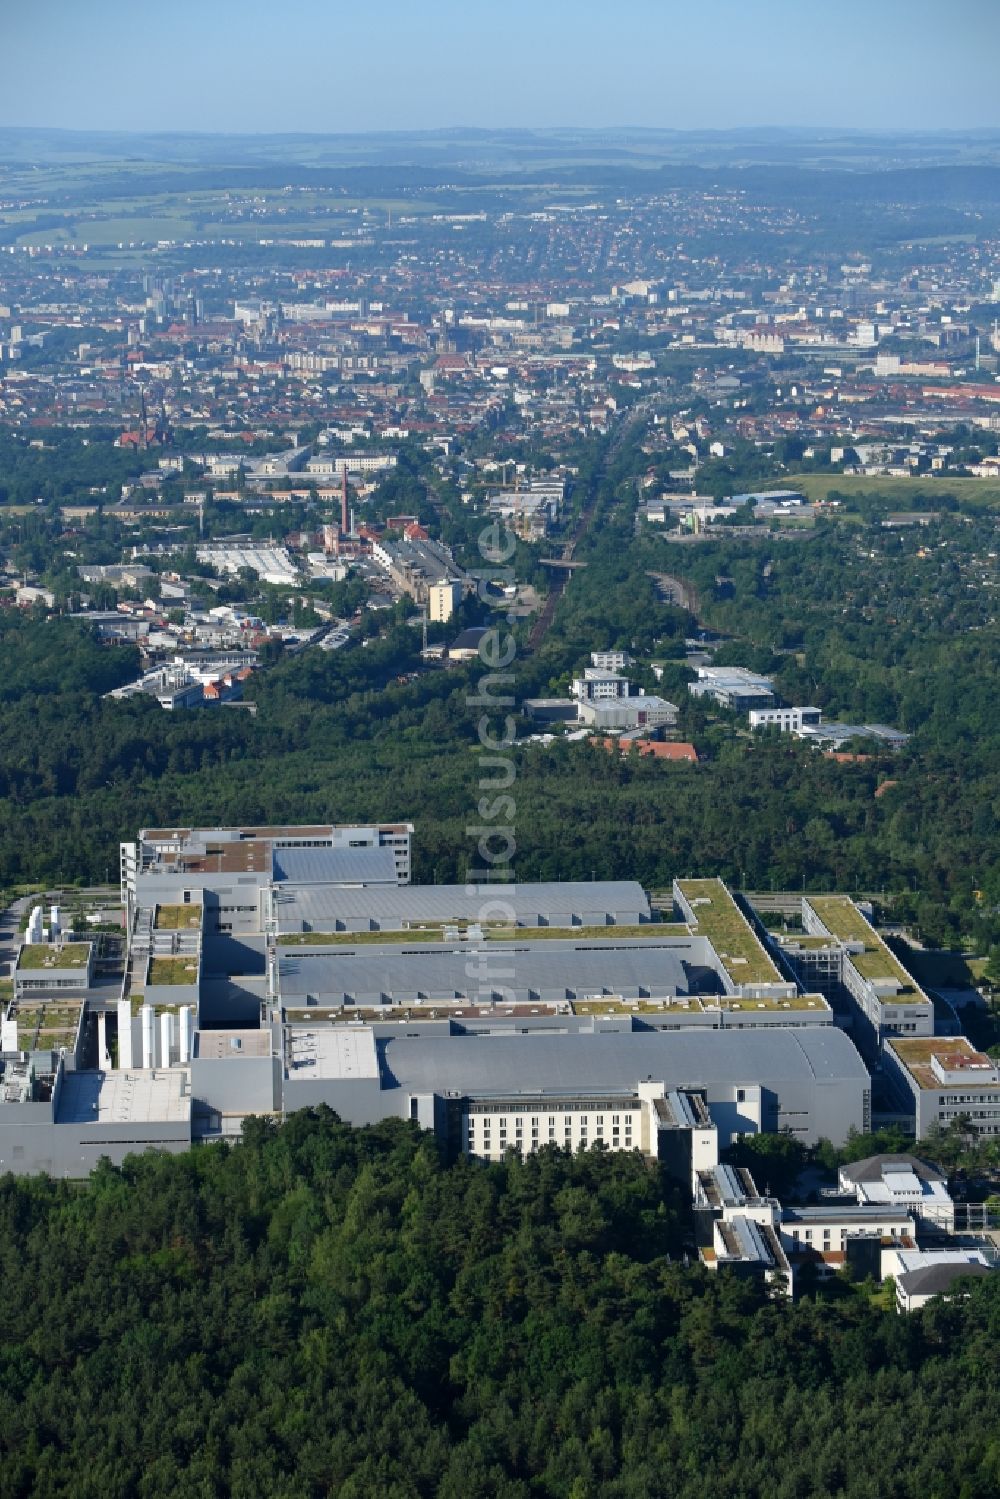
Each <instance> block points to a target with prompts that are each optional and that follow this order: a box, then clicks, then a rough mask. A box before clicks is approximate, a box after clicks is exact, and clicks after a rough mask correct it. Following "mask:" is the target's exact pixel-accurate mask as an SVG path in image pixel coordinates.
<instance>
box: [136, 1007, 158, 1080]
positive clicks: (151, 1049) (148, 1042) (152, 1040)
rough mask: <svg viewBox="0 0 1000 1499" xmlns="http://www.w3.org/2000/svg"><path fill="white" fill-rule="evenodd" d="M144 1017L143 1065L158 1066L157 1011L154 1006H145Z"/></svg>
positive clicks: (143, 1009)
mask: <svg viewBox="0 0 1000 1499" xmlns="http://www.w3.org/2000/svg"><path fill="white" fill-rule="evenodd" d="M139 1014H140V1015H141V1017H142V1065H143V1067H155V1066H156V1011H155V1010H154V1009H153V1006H152V1005H143V1007H142V1009H141V1010H140V1012H139Z"/></svg>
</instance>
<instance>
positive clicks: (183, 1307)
mask: <svg viewBox="0 0 1000 1499" xmlns="http://www.w3.org/2000/svg"><path fill="white" fill-rule="evenodd" d="M683 1242H684V1219H683V1209H682V1205H681V1202H680V1198H679V1189H678V1188H677V1187H676V1186H673V1185H672V1184H670V1183H669V1182H668V1181H667V1180H666V1179H664V1178H663V1177H662V1176H661V1175H660V1174H659V1172H658V1170H657V1169H656V1168H654V1167H651V1166H650V1165H649V1164H648V1163H647V1162H645V1161H644V1160H643V1159H642V1158H641V1157H640V1156H638V1154H629V1155H625V1154H618V1153H615V1154H611V1153H601V1152H597V1151H594V1152H590V1153H581V1154H579V1155H577V1156H575V1157H573V1156H569V1155H567V1154H564V1153H562V1152H560V1151H557V1150H552V1151H543V1152H542V1153H541V1154H539V1155H537V1156H532V1157H529V1158H528V1159H527V1160H526V1161H524V1162H523V1163H522V1162H521V1161H520V1160H518V1159H515V1158H512V1157H509V1158H508V1159H507V1160H506V1161H505V1162H504V1163H503V1164H497V1165H492V1166H482V1165H479V1164H475V1163H470V1162H468V1161H465V1160H459V1161H457V1162H455V1163H454V1164H451V1165H446V1164H444V1163H443V1162H442V1160H441V1159H440V1157H439V1154H438V1151H437V1147H436V1145H435V1143H434V1140H433V1138H432V1137H431V1136H428V1135H425V1134H421V1133H419V1132H418V1131H417V1130H416V1129H415V1127H413V1126H410V1125H408V1124H403V1123H402V1122H396V1121H392V1122H389V1123H385V1124H382V1125H379V1126H376V1127H374V1128H371V1129H367V1130H356V1131H355V1130H351V1129H349V1128H347V1127H346V1126H343V1125H341V1124H339V1123H338V1122H337V1120H336V1118H335V1116H334V1115H332V1114H330V1113H329V1112H328V1111H326V1110H319V1111H317V1112H316V1113H314V1114H306V1113H303V1114H298V1115H295V1116H293V1117H292V1118H291V1119H290V1120H289V1121H288V1123H287V1124H285V1125H284V1126H283V1127H281V1128H280V1129H277V1128H275V1127H274V1126H272V1125H268V1124H266V1123H264V1122H262V1121H251V1122H250V1123H249V1124H248V1127H247V1131H246V1142H245V1143H244V1144H243V1145H241V1146H236V1147H226V1146H212V1147H207V1148H202V1149H199V1150H195V1151H193V1152H191V1153H190V1154H187V1155H184V1156H178V1157H169V1156H156V1155H146V1156H143V1157H135V1158H132V1159H131V1160H129V1161H127V1162H126V1163H125V1165H124V1166H123V1167H122V1168H120V1169H115V1168H112V1167H110V1166H108V1165H107V1164H105V1165H102V1166H101V1167H100V1168H99V1169H98V1170H97V1172H96V1173H95V1174H94V1176H93V1177H92V1178H91V1179H90V1180H89V1181H88V1182H87V1183H84V1184H82V1185H81V1184H66V1183H57V1182H54V1181H51V1180H48V1179H45V1178H38V1179H33V1180H16V1179H14V1178H12V1177H6V1178H4V1179H3V1180H2V1181H0V1257H2V1262H3V1265H4V1306H5V1316H4V1337H3V1340H2V1342H0V1449H2V1451H3V1482H2V1489H3V1493H4V1494H5V1495H7V1496H9V1499H28V1496H31V1499H60V1496H67V1499H69V1496H72V1499H117V1496H125V1495H134V1496H136V1499H159V1496H166V1495H170V1496H171V1499H212V1496H218V1499H224V1496H225V1499H259V1496H261V1495H267V1496H268V1499H312V1496H320V1495H325V1494H329V1493H334V1492H335V1493H337V1494H339V1495H340V1496H341V1499H384V1496H386V1495H393V1496H399V1499H409V1496H420V1495H426V1496H431V1495H434V1496H438V1499H498V1496H501V1499H534V1496H538V1499H544V1496H551V1499H567V1496H572V1499H588V1496H597V1495H601V1496H608V1499H649V1496H658V1495H661V1496H664V1499H668V1496H669V1499H703V1496H704V1495H705V1494H706V1493H711V1494H715V1495H717V1496H719V1499H726V1496H733V1499H737V1496H739V1499H756V1496H760V1499H809V1496H816V1499H819V1496H823V1499H827V1496H830V1495H843V1496H845V1499H854V1496H857V1499H881V1495H883V1494H884V1493H886V1492H891V1493H892V1494H894V1495H898V1496H900V1499H909V1496H914V1499H917V1496H919V1499H927V1496H940V1499H944V1496H946V1495H949V1496H950V1495H959V1496H961V1499H992V1496H993V1495H995V1494H996V1493H997V1490H998V1488H1000V1444H998V1442H997V1438H996V1434H995V1429H994V1425H993V1422H992V1421H991V1420H990V1419H989V1417H988V1412H989V1411H990V1410H991V1408H992V1405H993V1401H994V1399H995V1398H996V1396H997V1394H998V1391H1000V1364H998V1360H997V1355H996V1344H997V1332H998V1329H1000V1283H998V1282H997V1280H996V1279H995V1278H993V1277H991V1278H988V1279H985V1280H983V1281H978V1282H974V1283H972V1285H971V1289H970V1292H969V1296H968V1298H967V1299H959V1300H956V1301H953V1302H950V1303H941V1304H932V1305H931V1306H929V1307H928V1308H927V1309H926V1310H924V1311H923V1312H918V1313H915V1314H912V1315H911V1316H909V1317H900V1316H897V1315H896V1314H895V1313H894V1312H891V1311H886V1310H885V1309H884V1307H883V1305H882V1303H881V1299H880V1298H876V1299H875V1300H873V1299H872V1296H873V1295H874V1293H875V1288H874V1287H869V1288H866V1287H864V1286H861V1287H856V1288H852V1287H850V1286H848V1285H847V1284H844V1285H842V1286H841V1287H840V1288H839V1290H837V1289H835V1291H834V1293H833V1294H831V1293H827V1294H826V1295H825V1296H824V1297H823V1298H822V1299H817V1298H816V1297H814V1296H810V1295H807V1296H805V1297H803V1298H802V1299H801V1300H799V1301H797V1302H796V1303H795V1304H789V1303H788V1302H786V1301H785V1300H784V1298H779V1299H777V1300H772V1299H769V1296H768V1293H767V1292H766V1291H765V1290H764V1289H762V1288H759V1287H757V1286H755V1285H751V1284H749V1283H746V1282H741V1281H737V1280H733V1279H729V1278H726V1277H713V1276H712V1275H710V1274H709V1273H707V1272H705V1271H702V1270H701V1269H699V1268H697V1267H696V1266H689V1265H687V1264H686V1263H685V1258H684V1254H683V1249H682V1244H683ZM861 1453H863V1454H864V1460H863V1461H859V1454H861Z"/></svg>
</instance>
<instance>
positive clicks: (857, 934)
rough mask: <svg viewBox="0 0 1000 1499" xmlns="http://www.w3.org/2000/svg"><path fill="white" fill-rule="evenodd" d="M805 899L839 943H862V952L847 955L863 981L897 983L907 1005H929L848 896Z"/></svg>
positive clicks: (820, 896)
mask: <svg viewBox="0 0 1000 1499" xmlns="http://www.w3.org/2000/svg"><path fill="white" fill-rule="evenodd" d="M807 899H808V901H809V904H810V905H811V906H812V908H813V910H814V911H815V912H816V915H817V916H818V917H819V919H820V921H821V922H822V923H823V925H824V926H825V927H826V929H827V930H828V931H830V932H832V933H833V935H834V936H835V937H837V938H838V939H839V940H840V941H841V942H861V943H863V944H864V952H859V953H851V954H850V955H849V956H850V961H851V963H852V964H853V965H854V967H855V968H856V969H857V971H858V973H860V975H861V977H862V978H863V979H867V980H868V981H869V982H870V983H875V984H877V983H879V982H882V981H884V980H887V979H892V980H894V981H895V982H896V983H897V984H899V986H900V989H901V990H902V996H901V997H906V998H907V999H908V1000H909V1001H910V1002H911V1003H916V1004H930V1000H929V999H928V998H927V996H926V994H925V993H924V992H923V990H922V989H921V988H920V986H919V984H918V983H917V982H916V980H915V979H914V978H913V976H912V975H911V974H909V973H907V971H906V969H905V968H904V967H903V965H902V963H901V962H900V961H899V959H898V958H897V957H896V956H895V954H894V953H892V952H890V951H889V949H888V947H886V945H885V943H884V942H883V941H882V938H881V937H880V936H879V935H878V933H877V932H876V931H875V930H874V929H873V928H872V927H871V926H869V924H868V922H867V921H866V920H865V918H864V916H863V915H862V914H861V912H860V911H859V910H858V908H857V906H856V905H855V904H854V902H853V901H852V900H851V898H850V896H847V895H810V896H808V897H807Z"/></svg>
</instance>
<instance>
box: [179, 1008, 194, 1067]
mask: <svg viewBox="0 0 1000 1499" xmlns="http://www.w3.org/2000/svg"><path fill="white" fill-rule="evenodd" d="M193 1014H194V1012H193V1010H192V1008H191V1006H190V1005H182V1006H181V1014H180V1039H179V1042H178V1060H179V1061H180V1062H181V1063H185V1062H190V1060H191V1038H192V1033H193V1031H194V1026H193V1024H192V1018H193Z"/></svg>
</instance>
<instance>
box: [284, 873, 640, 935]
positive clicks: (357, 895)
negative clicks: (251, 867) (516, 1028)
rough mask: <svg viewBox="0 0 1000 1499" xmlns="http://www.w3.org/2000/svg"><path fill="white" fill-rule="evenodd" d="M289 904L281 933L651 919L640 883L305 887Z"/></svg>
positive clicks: (630, 881) (625, 881)
mask: <svg viewBox="0 0 1000 1499" xmlns="http://www.w3.org/2000/svg"><path fill="white" fill-rule="evenodd" d="M293 894H294V898H293V900H292V901H290V902H289V903H288V904H287V905H284V906H282V905H281V904H279V906H278V910H277V918H278V930H279V931H289V930H295V924H296V923H300V922H303V921H304V922H306V923H307V924H308V925H309V926H313V927H318V928H319V929H322V928H323V925H324V923H330V922H333V921H336V920H341V921H354V922H357V921H363V920H366V919H370V920H372V921H385V922H396V923H398V924H399V925H402V923H403V922H404V921H409V922H412V923H416V922H421V921H423V922H431V923H439V922H447V921H462V922H469V921H472V922H475V921H485V922H493V923H498V922H502V921H504V920H505V919H508V918H507V917H506V916H505V912H506V910H507V909H508V908H509V909H511V910H513V912H514V917H515V920H517V921H523V920H536V919H537V918H538V917H542V918H549V917H554V916H563V915H565V914H567V913H569V914H574V915H576V916H579V917H581V918H583V919H584V921H585V920H586V917H587V916H589V915H592V914H593V915H597V916H599V917H600V919H601V920H602V921H603V920H604V918H605V915H615V914H616V913H621V914H623V915H626V916H629V917H631V916H633V915H634V914H636V913H638V914H639V915H641V916H642V917H643V919H647V918H648V917H649V901H648V900H647V898H646V892H645V891H644V890H643V888H642V886H641V885H640V884H639V883H638V882H637V881H636V880H596V881H592V882H587V881H586V880H581V881H570V880H567V881H565V882H559V883H557V882H554V881H550V882H548V883H545V882H542V883H539V884H514V883H510V884H504V883H500V882H498V883H496V884H494V885H476V886H469V885H401V886H392V887H389V886H376V887H369V888H366V889H364V890H351V889H343V888H336V887H333V888H323V887H312V888H299V889H297V890H295V891H294V893H293Z"/></svg>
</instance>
